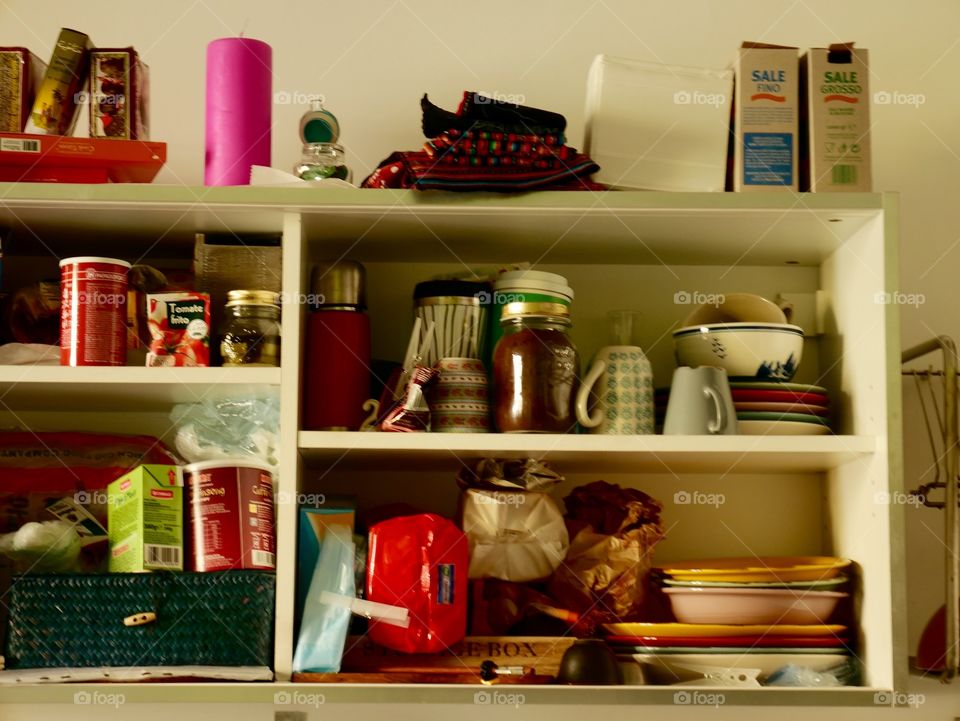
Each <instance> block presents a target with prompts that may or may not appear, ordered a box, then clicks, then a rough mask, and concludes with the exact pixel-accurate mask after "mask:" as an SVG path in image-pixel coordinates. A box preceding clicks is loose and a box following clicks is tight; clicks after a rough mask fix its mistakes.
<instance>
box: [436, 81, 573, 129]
mask: <svg viewBox="0 0 960 721" xmlns="http://www.w3.org/2000/svg"><path fill="white" fill-rule="evenodd" d="M420 107H421V108H422V110H423V123H422V124H423V134H424V136H425V137H427V138H435V137H437V136H438V135H440V134H441V133H443V132H446V131H447V130H450V129H456V130H462V131H467V130H489V131H493V132H511V133H524V134H529V135H551V134H562V133H563V131H564V130H565V129H566V127H567V119H566V118H564V117H563V116H562V115H560V113H553V112H551V111H549V110H541V109H539V108H531V107H528V106H526V105H516V104H514V103H505V102H503V101H501V100H495V99H494V98H490V97H487V96H485V95H481V94H480V93H475V92H471V91H466V92H464V94H463V99H462V100H461V101H460V107H458V108H457V112H456V113H451V112H450V111H448V110H444V109H443V108H440V107H437V106H436V105H434V104H433V103H431V102H430V101H429V100H428V99H427V95H426V93H424V96H423V98H421V100H420Z"/></svg>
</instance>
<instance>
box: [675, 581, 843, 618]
mask: <svg viewBox="0 0 960 721" xmlns="http://www.w3.org/2000/svg"><path fill="white" fill-rule="evenodd" d="M663 592H664V593H665V594H667V596H669V597H670V607H671V608H672V609H673V615H674V616H676V618H677V621H679V622H680V623H719V624H730V623H732V624H737V625H750V624H782V623H788V624H820V623H827V621H828V620H829V618H830V616H831V614H833V611H834V609H836V607H837V604H838V603H839V602H840V599H841V598H846V596H847V594H846V593H844V592H842V591H806V590H802V589H799V588H784V589H775V588H674V587H670V588H664V589H663Z"/></svg>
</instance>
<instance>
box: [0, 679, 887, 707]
mask: <svg viewBox="0 0 960 721" xmlns="http://www.w3.org/2000/svg"><path fill="white" fill-rule="evenodd" d="M678 693H681V694H682V693H686V694H687V696H680V697H679V699H678V698H677V696H676V695H677V694H678ZM94 695H97V696H96V698H97V699H98V701H97V702H98V703H99V704H108V703H111V702H116V703H118V704H120V705H125V704H130V703H181V704H186V703H260V704H273V705H274V707H275V708H276V709H277V710H284V709H289V710H302V711H309V710H311V709H312V710H314V711H316V709H318V708H320V707H321V706H325V705H326V704H331V703H333V704H343V703H355V704H399V703H410V704H413V703H416V704H423V703H428V704H456V705H463V706H474V705H475V706H478V707H482V706H504V705H507V706H509V707H511V708H515V707H516V706H522V705H527V704H537V705H547V704H549V705H567V704H583V705H589V706H595V705H597V704H601V705H614V704H617V705H619V704H634V705H668V706H669V705H686V703H685V701H684V699H689V705H705V704H707V703H708V702H709V701H710V700H711V699H713V705H718V702H719V704H722V705H725V706H727V705H730V706H732V705H744V706H781V705H785V706H872V705H875V703H876V701H875V699H876V698H877V697H878V696H879V695H885V696H886V697H887V698H892V694H891V692H890V691H889V690H888V689H879V688H865V687H838V688H826V689H802V688H754V689H749V688H748V689H742V688H728V687H703V688H700V687H693V686H686V687H683V688H671V687H669V686H590V687H584V686H580V687H577V686H522V685H513V684H508V685H498V686H471V685H433V684H416V685H414V684H304V683H300V684H293V683H269V682H266V683H219V682H211V683H145V684H144V683H102V684H31V685H25V686H0V704H8V703H10V704H27V703H84V701H83V699H84V698H89V699H91V702H92V700H93V698H94ZM111 697H112V699H113V700H112V701H111ZM511 697H513V701H514V703H509V701H510V699H511ZM77 699H80V700H77ZM721 699H722V700H721ZM695 702H697V703H696V704H695ZM481 710H482V709H481Z"/></svg>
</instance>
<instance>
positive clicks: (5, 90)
mask: <svg viewBox="0 0 960 721" xmlns="http://www.w3.org/2000/svg"><path fill="white" fill-rule="evenodd" d="M46 70H47V65H46V63H44V62H43V61H42V60H41V59H40V58H38V57H37V56H36V55H34V54H33V53H31V52H30V51H29V50H27V49H26V48H0V133H19V132H21V131H22V130H23V126H24V125H26V124H27V117H28V116H29V115H30V110H31V109H32V108H33V99H34V97H35V96H36V93H37V88H39V87H40V83H41V82H42V80H43V75H44V73H45V72H46Z"/></svg>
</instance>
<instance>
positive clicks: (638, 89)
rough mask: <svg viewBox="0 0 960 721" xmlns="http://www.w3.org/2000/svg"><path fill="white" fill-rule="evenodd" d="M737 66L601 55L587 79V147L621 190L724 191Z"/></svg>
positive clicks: (603, 177)
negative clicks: (693, 65)
mask: <svg viewBox="0 0 960 721" xmlns="http://www.w3.org/2000/svg"><path fill="white" fill-rule="evenodd" d="M732 97H733V71H732V70H709V69H705V68H689V67H683V66H679V65H662V64H659V63H648V62H642V61H638V60H628V59H625V58H614V57H609V56H607V55H598V56H597V57H596V59H595V60H594V61H593V65H592V66H591V67H590V74H589V76H588V79H587V112H586V133H585V137H584V148H585V152H586V153H587V154H588V155H590V157H592V158H593V159H594V160H595V161H596V162H597V163H598V164H599V165H600V172H599V173H597V174H596V175H594V180H597V181H598V182H601V183H606V184H608V185H611V186H614V187H619V188H635V189H641V190H670V191H675V190H679V191H683V190H686V191H722V190H724V188H725V184H726V172H727V146H728V142H729V131H730V103H731V101H732Z"/></svg>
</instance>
